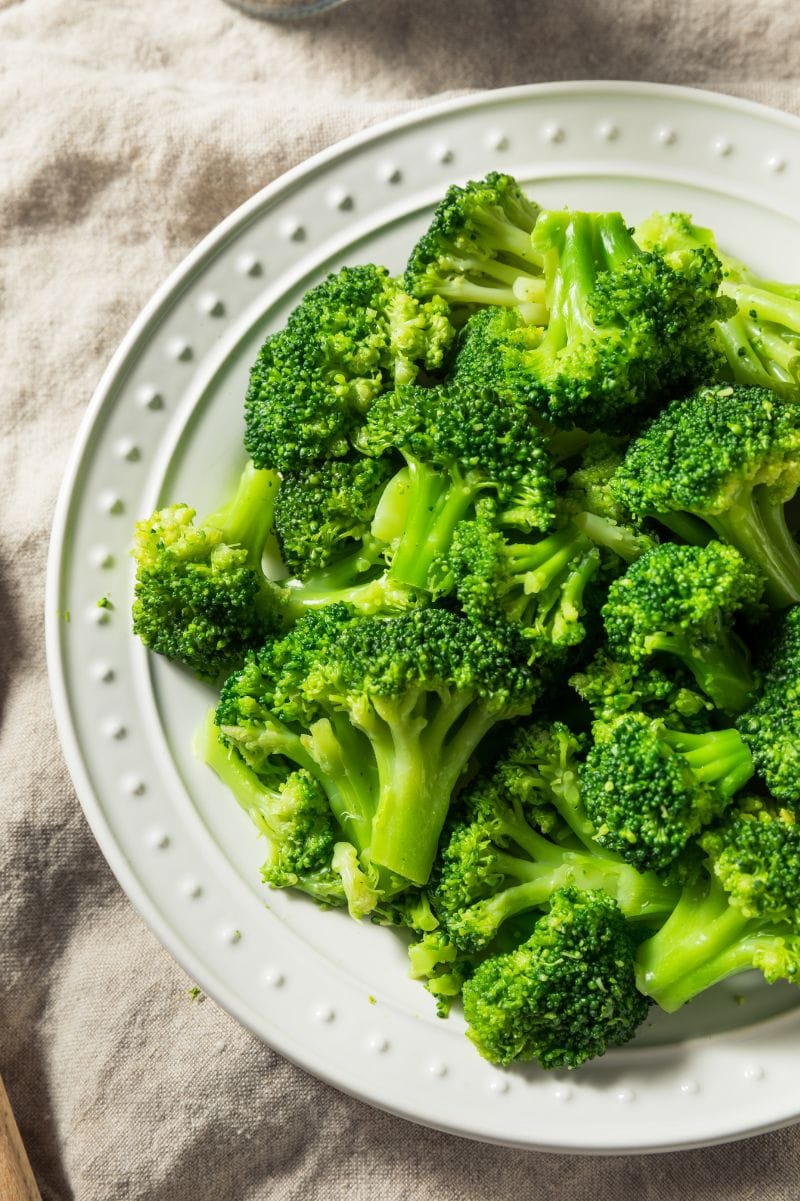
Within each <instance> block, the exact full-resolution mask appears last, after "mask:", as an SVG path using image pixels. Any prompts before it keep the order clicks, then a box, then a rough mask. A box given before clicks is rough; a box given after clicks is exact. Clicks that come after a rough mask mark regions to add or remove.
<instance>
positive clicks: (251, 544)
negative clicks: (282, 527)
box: [203, 462, 280, 571]
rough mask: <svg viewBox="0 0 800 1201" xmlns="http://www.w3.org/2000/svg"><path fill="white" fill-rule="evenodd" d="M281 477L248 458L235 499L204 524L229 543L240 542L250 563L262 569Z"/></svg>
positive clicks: (213, 514)
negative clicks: (215, 530)
mask: <svg viewBox="0 0 800 1201" xmlns="http://www.w3.org/2000/svg"><path fill="white" fill-rule="evenodd" d="M279 485H280V478H279V476H278V475H277V474H276V473H275V472H274V471H264V470H262V469H260V468H258V467H256V466H255V465H254V464H253V463H252V462H248V463H247V466H246V467H245V469H244V471H243V472H242V474H241V476H240V477H239V483H238V486H237V488H236V492H235V493H234V495H233V497H232V499H231V500H230V501H229V502H228V503H227V504H226V505H224V506H223V508H221V509H218V510H217V511H216V512H215V513H212V514H210V516H208V517H206V518H205V519H204V521H203V525H204V526H207V527H208V526H210V527H212V528H214V529H217V530H219V531H220V533H221V534H222V541H223V542H224V543H225V544H226V545H227V546H241V547H243V548H244V549H245V550H246V551H247V566H248V567H252V568H255V569H256V570H257V571H260V570H261V557H262V555H263V553H264V545H265V543H266V541H267V538H268V537H269V535H270V533H271V531H272V520H273V513H274V509H275V497H276V496H277V493H278V487H279Z"/></svg>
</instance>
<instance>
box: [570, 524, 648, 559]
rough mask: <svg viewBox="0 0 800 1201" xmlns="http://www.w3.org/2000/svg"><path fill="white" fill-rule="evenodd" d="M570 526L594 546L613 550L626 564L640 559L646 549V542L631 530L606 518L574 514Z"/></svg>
mask: <svg viewBox="0 0 800 1201" xmlns="http://www.w3.org/2000/svg"><path fill="white" fill-rule="evenodd" d="M572 524H573V525H574V526H575V527H576V528H577V529H579V530H580V532H581V533H582V534H585V535H586V537H587V538H588V539H589V540H590V541H591V542H593V543H594V545H595V546H605V547H606V548H607V549H608V550H613V551H614V553H615V554H617V555H619V557H620V559H623V560H624V561H625V562H626V563H633V562H634V560H635V559H639V558H641V556H642V555H643V554H644V551H645V549H646V546H647V544H646V542H645V541H644V540H643V539H642V538H641V537H640V536H639V535H637V534H636V533H635V532H634V531H633V530H632V529H629V528H628V527H627V526H624V525H617V523H616V522H615V521H612V520H610V518H608V517H598V515H597V514H596V513H575V514H574V515H573V517H572Z"/></svg>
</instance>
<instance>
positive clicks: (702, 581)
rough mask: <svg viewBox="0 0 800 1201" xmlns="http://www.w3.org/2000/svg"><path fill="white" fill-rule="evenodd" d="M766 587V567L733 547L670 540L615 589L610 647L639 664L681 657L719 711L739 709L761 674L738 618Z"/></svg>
mask: <svg viewBox="0 0 800 1201" xmlns="http://www.w3.org/2000/svg"><path fill="white" fill-rule="evenodd" d="M763 587H764V583H763V579H762V578H761V576H760V573H759V572H758V571H757V570H756V568H754V567H753V566H752V565H751V564H750V563H749V562H748V561H747V560H746V559H744V558H742V556H741V555H740V554H739V552H738V551H737V550H735V549H734V548H733V547H732V546H725V545H724V544H723V543H721V542H710V543H709V544H708V545H707V546H704V547H698V546H676V545H675V543H672V542H665V543H663V544H662V545H661V546H656V547H654V548H653V549H652V550H650V551H648V552H647V553H646V554H645V555H643V556H642V558H640V559H639V560H638V561H637V562H635V563H632V564H631V565H630V567H629V568H628V570H627V571H626V572H625V574H624V575H623V576H620V578H619V579H617V580H614V582H613V583H612V585H611V587H610V588H609V591H608V600H607V601H606V603H605V605H604V607H603V621H604V623H605V628H606V634H607V637H608V643H609V647H610V648H611V651H612V652H613V654H615V655H616V656H617V658H618V659H628V660H632V661H634V662H641V661H646V660H649V659H650V658H651V657H652V656H653V655H661V654H665V655H670V656H672V655H674V656H675V657H676V658H678V659H680V661H681V662H682V663H683V664H684V666H685V667H686V668H688V670H689V671H690V672H691V673H692V675H693V676H694V678H695V680H696V681H697V683H698V685H699V686H700V688H702V690H703V692H705V694H706V695H707V696H708V697H710V698H711V700H712V701H713V702H714V704H715V705H716V706H717V707H718V708H719V709H723V710H725V711H727V712H729V713H738V712H740V711H741V710H742V709H744V708H745V707H746V705H747V703H748V700H749V698H750V695H751V693H752V691H753V688H754V686H755V680H754V678H753V673H752V670H751V667H750V656H749V652H748V650H747V648H746V646H745V644H744V643H743V642H742V640H741V639H740V638H739V637H738V635H737V634H736V633H735V631H734V630H733V628H732V621H733V618H734V616H735V614H736V613H737V611H738V610H740V609H742V608H743V607H745V606H748V605H750V606H754V605H756V604H757V602H758V600H759V599H760V597H761V593H762V591H763Z"/></svg>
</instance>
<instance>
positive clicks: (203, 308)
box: [197, 292, 225, 317]
mask: <svg viewBox="0 0 800 1201" xmlns="http://www.w3.org/2000/svg"><path fill="white" fill-rule="evenodd" d="M197 307H198V308H199V309H200V312H201V313H205V314H206V316H207V317H224V316H225V305H224V304H223V302H222V300H221V299H220V297H219V296H217V295H216V293H215V292H204V293H203V295H202V296H201V297H200V299H199V301H198V302H197Z"/></svg>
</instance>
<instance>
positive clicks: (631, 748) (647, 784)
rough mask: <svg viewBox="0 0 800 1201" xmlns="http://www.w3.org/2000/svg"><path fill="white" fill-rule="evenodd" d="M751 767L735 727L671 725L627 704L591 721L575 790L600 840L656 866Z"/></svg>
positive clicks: (715, 812) (644, 865)
mask: <svg viewBox="0 0 800 1201" xmlns="http://www.w3.org/2000/svg"><path fill="white" fill-rule="evenodd" d="M752 775H753V760H752V756H751V755H750V752H749V751H748V749H747V747H746V745H745V743H744V742H743V741H742V738H741V735H740V734H739V733H738V732H737V731H736V730H734V729H729V730H708V731H706V732H704V733H692V732H686V731H681V730H672V729H670V728H669V727H668V726H666V725H665V724H664V723H663V721H661V720H660V719H657V718H649V717H647V716H645V715H644V714H643V713H639V712H636V711H635V710H634V711H631V712H628V713H624V714H623V715H622V716H621V717H619V718H617V720H616V721H614V722H612V723H610V724H608V725H604V724H602V723H598V724H596V725H595V727H594V744H593V745H592V746H591V748H590V749H589V752H588V754H587V756H586V759H585V762H584V764H583V766H582V768H581V773H580V779H581V795H582V797H583V803H584V805H585V807H586V812H587V814H588V816H589V819H590V820H591V821H592V823H593V824H594V827H595V831H596V833H595V837H596V839H597V841H598V842H599V843H600V844H601V845H602V846H605V847H608V848H609V850H612V851H614V852H616V853H617V854H618V855H620V856H621V857H622V858H623V859H624V860H626V861H627V862H628V863H631V864H633V865H634V866H635V867H637V868H639V869H640V870H642V871H646V870H652V871H656V872H662V873H663V872H668V871H669V870H670V869H671V868H672V867H673V865H674V864H675V863H676V861H678V860H679V859H680V857H681V856H682V855H683V853H684V852H685V850H686V848H687V846H688V845H689V843H690V842H691V840H692V839H693V838H695V837H696V836H697V834H698V833H699V832H700V831H701V830H702V829H703V828H704V827H705V826H707V825H709V824H710V823H711V822H712V821H713V820H714V819H715V818H716V817H718V816H719V814H720V813H722V812H723V810H724V809H725V808H726V806H727V805H728V803H729V801H730V800H731V798H732V797H733V796H734V794H735V793H736V792H738V791H739V789H740V788H743V787H744V786H745V784H747V782H748V781H749V780H750V778H751V777H752Z"/></svg>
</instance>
